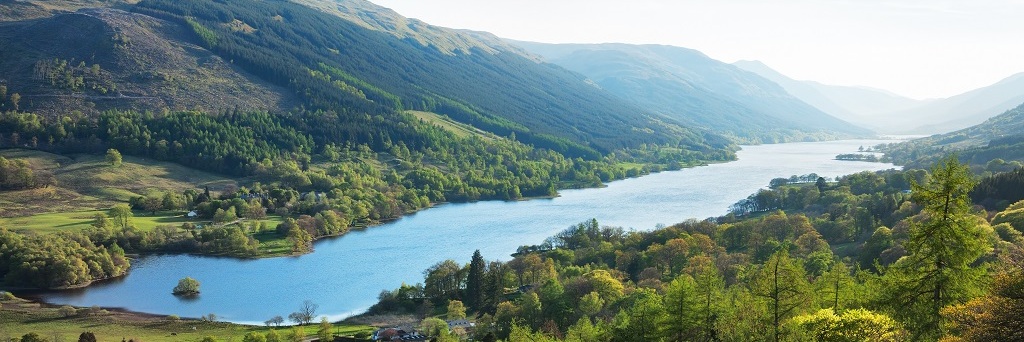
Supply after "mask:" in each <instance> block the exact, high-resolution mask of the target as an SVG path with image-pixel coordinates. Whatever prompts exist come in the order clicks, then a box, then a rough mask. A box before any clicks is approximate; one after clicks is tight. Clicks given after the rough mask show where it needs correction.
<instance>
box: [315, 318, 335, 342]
mask: <svg viewBox="0 0 1024 342" xmlns="http://www.w3.org/2000/svg"><path fill="white" fill-rule="evenodd" d="M332 328H334V326H333V325H331V322H329V321H327V317H320V328H319V329H317V331H316V336H317V337H318V338H320V341H333V340H334V339H333V338H332V337H334V335H333V334H332V333H331V329H332Z"/></svg>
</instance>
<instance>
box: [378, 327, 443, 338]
mask: <svg viewBox="0 0 1024 342" xmlns="http://www.w3.org/2000/svg"><path fill="white" fill-rule="evenodd" d="M409 331H411V332H409ZM409 331H406V330H404V329H402V328H381V329H377V331H374V332H373V335H372V337H371V338H370V339H372V340H374V341H429V340H430V337H429V336H427V335H423V334H420V333H419V332H416V331H412V330H411V329H410V330H409Z"/></svg>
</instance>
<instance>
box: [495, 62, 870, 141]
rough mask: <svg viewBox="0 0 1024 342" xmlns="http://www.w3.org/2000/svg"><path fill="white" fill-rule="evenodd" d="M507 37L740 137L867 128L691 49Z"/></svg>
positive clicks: (631, 95) (616, 88)
mask: <svg viewBox="0 0 1024 342" xmlns="http://www.w3.org/2000/svg"><path fill="white" fill-rule="evenodd" d="M513 43H514V44H517V45H519V46H521V47H523V48H524V49H526V50H527V51H529V52H531V53H534V54H537V55H541V56H543V57H544V58H545V60H547V61H548V62H550V63H554V64H557V65H560V66H563V67H565V68H568V69H570V70H573V71H576V72H579V73H582V74H584V75H586V76H587V77H588V78H590V79H591V80H593V81H594V82H595V83H596V84H597V85H599V86H600V87H601V88H603V89H606V90H608V91H611V92H613V93H615V94H617V95H619V96H620V97H622V98H625V99H630V100H633V101H634V102H636V103H638V104H639V105H641V106H644V107H647V108H652V109H654V110H656V111H657V112H658V113H660V114H662V115H664V116H665V117H669V118H672V119H676V120H680V121H683V122H688V123H691V124H694V125H699V126H702V127H707V128H710V129H713V130H718V131H724V132H727V133H728V134H730V135H732V136H735V137H739V138H740V139H743V140H747V141H754V142H777V141H784V140H790V139H794V138H796V139H797V140H799V139H803V138H812V137H825V136H844V135H846V136H849V135H865V134H868V133H869V132H868V131H866V130H864V129H861V128H858V127H855V126H853V125H851V124H849V123H846V122H843V121H841V120H839V119H836V118H834V117H831V116H829V115H827V114H825V113H823V112H821V111H820V110H818V109H816V108H814V107H812V106H809V105H807V104H805V103H803V102H801V101H800V100H798V99H796V98H794V97H792V96H790V95H789V94H787V93H786V92H785V90H783V89H782V88H781V87H779V86H778V85H776V84H774V83H772V82H771V81H769V80H766V79H764V78H762V77H759V76H757V75H754V74H752V73H749V72H746V71H743V70H740V69H739V68H737V67H734V66H732V65H729V64H726V63H722V62H719V61H716V60H714V59H711V58H709V57H707V56H705V55H704V54H702V53H700V52H698V51H695V50H690V49H685V48H679V47H673V46H658V45H627V44H596V45H587V44H540V43H530V42H513Z"/></svg>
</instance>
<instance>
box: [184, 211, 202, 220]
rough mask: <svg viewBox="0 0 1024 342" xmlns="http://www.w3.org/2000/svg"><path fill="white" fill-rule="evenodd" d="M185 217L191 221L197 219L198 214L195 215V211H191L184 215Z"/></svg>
mask: <svg viewBox="0 0 1024 342" xmlns="http://www.w3.org/2000/svg"><path fill="white" fill-rule="evenodd" d="M185 216H187V217H188V218H189V219H190V220H191V219H195V218H196V217H199V213H197V212H196V211H195V210H193V211H190V212H188V214H185Z"/></svg>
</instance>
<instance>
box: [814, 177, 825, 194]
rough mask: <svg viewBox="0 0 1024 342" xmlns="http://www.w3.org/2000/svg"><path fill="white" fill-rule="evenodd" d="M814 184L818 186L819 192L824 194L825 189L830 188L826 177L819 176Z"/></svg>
mask: <svg viewBox="0 0 1024 342" xmlns="http://www.w3.org/2000/svg"><path fill="white" fill-rule="evenodd" d="M814 186H816V187H818V194H819V195H821V196H824V195H825V189H826V188H828V181H826V180H825V177H818V180H817V181H815V182H814Z"/></svg>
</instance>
